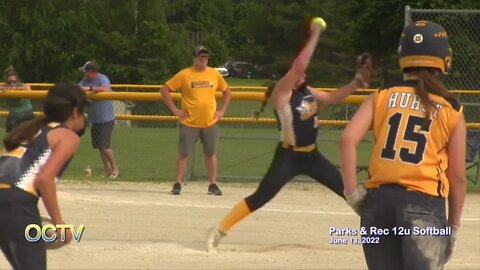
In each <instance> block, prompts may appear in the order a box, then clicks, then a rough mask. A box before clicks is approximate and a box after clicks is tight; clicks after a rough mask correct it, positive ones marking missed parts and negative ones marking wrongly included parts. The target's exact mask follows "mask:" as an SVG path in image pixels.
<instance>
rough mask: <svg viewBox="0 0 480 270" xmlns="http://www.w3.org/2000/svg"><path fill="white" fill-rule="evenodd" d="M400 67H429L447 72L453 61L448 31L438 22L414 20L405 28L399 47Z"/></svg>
mask: <svg viewBox="0 0 480 270" xmlns="http://www.w3.org/2000/svg"><path fill="white" fill-rule="evenodd" d="M398 61H399V64H400V68H401V69H402V70H403V71H405V70H406V69H409V68H418V67H427V68H436V69H439V70H440V71H441V72H442V73H444V74H447V73H448V71H449V70H450V67H451V63H452V49H451V48H450V44H449V43H448V37H447V32H446V31H445V29H444V28H443V27H442V26H441V25H439V24H436V23H433V22H429V21H418V22H414V23H412V24H410V25H408V26H407V27H405V28H404V29H403V32H402V34H401V36H400V44H399V47H398Z"/></svg>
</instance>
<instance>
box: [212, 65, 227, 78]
mask: <svg viewBox="0 0 480 270" xmlns="http://www.w3.org/2000/svg"><path fill="white" fill-rule="evenodd" d="M215 69H216V70H218V72H220V74H222V76H223V77H227V76H228V75H229V72H228V69H227V68H226V67H224V66H219V67H216V68H215Z"/></svg>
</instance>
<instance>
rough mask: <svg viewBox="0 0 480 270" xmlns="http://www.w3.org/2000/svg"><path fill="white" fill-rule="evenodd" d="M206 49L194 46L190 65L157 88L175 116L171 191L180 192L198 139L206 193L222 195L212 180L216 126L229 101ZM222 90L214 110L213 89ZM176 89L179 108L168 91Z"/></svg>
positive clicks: (227, 90)
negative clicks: (207, 180)
mask: <svg viewBox="0 0 480 270" xmlns="http://www.w3.org/2000/svg"><path fill="white" fill-rule="evenodd" d="M207 65H208V50H207V49H206V48H205V47H203V46H198V47H196V48H195V50H194V52H193V66H191V67H188V68H185V69H183V70H181V71H180V72H178V73H177V74H175V76H173V77H172V78H171V79H170V80H168V81H167V82H166V83H165V84H164V85H163V87H162V89H161V90H160V92H161V93H162V96H163V99H164V101H165V104H166V105H167V106H168V108H169V109H170V111H172V113H173V114H174V115H176V116H178V118H179V153H178V156H177V161H176V178H177V179H176V180H177V181H176V183H175V184H174V185H173V188H172V194H173V195H180V193H181V191H182V182H183V176H184V174H185V170H186V168H187V163H188V155H189V154H190V153H191V152H192V151H193V148H194V146H195V142H196V141H197V140H198V139H200V141H201V143H202V145H203V152H204V154H205V166H206V167H207V171H208V176H209V178H210V185H209V187H208V194H210V195H217V196H220V195H222V191H221V190H220V188H219V187H218V186H217V184H216V180H217V179H216V178H217V157H216V150H217V145H218V126H217V122H218V120H220V119H221V118H222V117H223V114H224V113H225V111H226V109H227V107H228V104H229V103H230V97H231V92H230V89H229V88H228V85H227V83H226V82H225V80H224V79H223V77H222V75H221V74H220V73H219V72H218V71H217V70H215V69H214V68H211V67H208V66H207ZM217 90H219V91H221V92H222V93H223V101H222V106H221V107H220V108H219V109H218V110H217V102H216V100H215V93H216V91H217ZM174 91H180V93H181V94H182V100H181V108H178V107H177V106H176V105H175V103H174V102H173V100H172V97H171V96H170V92H174Z"/></svg>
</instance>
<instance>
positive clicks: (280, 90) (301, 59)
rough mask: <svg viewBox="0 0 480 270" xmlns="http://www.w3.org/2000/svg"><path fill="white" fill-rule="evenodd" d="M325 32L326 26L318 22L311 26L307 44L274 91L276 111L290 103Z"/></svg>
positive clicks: (313, 22)
mask: <svg viewBox="0 0 480 270" xmlns="http://www.w3.org/2000/svg"><path fill="white" fill-rule="evenodd" d="M322 21H323V20H322ZM323 30H325V25H322V24H321V23H319V21H317V20H312V22H311V24H310V36H309V37H308V41H307V43H306V44H305V46H304V47H303V49H302V50H301V51H300V53H299V54H298V56H297V57H296V58H295V60H294V61H293V64H292V66H291V67H290V70H288V72H287V74H285V75H284V76H283V77H282V78H281V79H280V80H279V81H278V82H277V84H276V85H275V88H274V89H273V92H272V96H271V98H270V100H271V102H272V104H273V106H274V107H275V108H276V109H279V108H281V107H283V106H284V105H285V104H286V103H288V100H289V99H290V95H291V91H292V89H293V87H294V85H295V82H296V81H298V80H299V79H300V78H301V77H302V76H303V74H304V73H305V71H306V70H307V68H308V65H309V63H310V59H311V58H312V55H313V53H314V52H315V48H316V46H317V43H318V40H319V38H320V33H321V32H322V31H323Z"/></svg>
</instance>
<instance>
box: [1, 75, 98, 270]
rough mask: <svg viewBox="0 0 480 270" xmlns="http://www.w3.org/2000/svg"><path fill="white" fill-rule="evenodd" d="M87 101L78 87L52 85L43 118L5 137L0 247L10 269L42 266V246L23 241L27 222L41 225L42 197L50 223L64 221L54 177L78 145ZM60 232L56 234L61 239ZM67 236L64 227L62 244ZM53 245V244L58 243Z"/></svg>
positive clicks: (59, 174) (25, 123)
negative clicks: (40, 207)
mask: <svg viewBox="0 0 480 270" xmlns="http://www.w3.org/2000/svg"><path fill="white" fill-rule="evenodd" d="M87 103H88V101H87V99H86V96H85V93H84V92H83V91H82V90H81V89H80V87H79V86H77V85H73V84H56V85H55V86H53V87H52V88H51V89H50V90H49V91H48V94H47V98H46V99H45V100H44V102H43V113H44V115H45V117H44V118H41V119H35V120H30V121H28V122H23V123H22V124H20V125H19V126H17V127H16V128H15V129H13V130H12V131H11V132H10V133H9V134H8V135H7V136H6V137H5V139H4V141H3V143H4V146H5V150H4V151H2V153H1V154H0V217H1V218H0V248H1V250H2V252H3V254H4V255H5V257H6V258H7V260H8V261H9V263H10V264H11V265H12V267H13V268H14V269H46V267H47V262H46V246H45V243H44V242H42V241H39V242H36V243H31V242H28V241H27V240H26V239H25V228H26V227H27V225H29V224H37V225H39V226H41V218H40V213H39V211H38V207H37V203H38V199H39V197H42V200H43V203H44V205H45V208H46V209H47V211H48V214H49V215H50V217H51V220H52V222H53V224H65V222H64V220H63V217H62V215H61V213H60V209H59V206H58V201H57V193H56V187H55V179H56V178H57V177H60V176H61V175H62V173H63V171H64V170H65V169H66V167H67V165H68V163H69V161H70V159H71V158H72V157H73V155H74V154H75V152H76V150H77V148H78V145H79V144H80V138H79V136H80V135H82V134H83V131H84V128H85V114H84V111H85V106H86V105H87ZM59 233H60V231H57V234H58V235H57V237H58V239H59V238H60V235H59ZM71 239H72V234H71V232H70V231H69V230H66V241H65V242H63V243H64V244H67V243H69V242H70V241H71ZM57 245H58V244H57Z"/></svg>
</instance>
